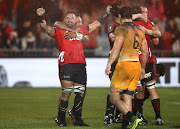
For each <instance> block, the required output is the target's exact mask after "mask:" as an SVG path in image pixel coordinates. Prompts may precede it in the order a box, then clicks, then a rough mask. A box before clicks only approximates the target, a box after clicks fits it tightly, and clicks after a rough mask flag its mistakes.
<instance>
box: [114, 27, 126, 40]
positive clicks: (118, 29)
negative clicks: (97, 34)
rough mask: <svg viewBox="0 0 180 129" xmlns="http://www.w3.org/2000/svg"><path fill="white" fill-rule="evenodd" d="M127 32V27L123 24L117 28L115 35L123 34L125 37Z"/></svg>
mask: <svg viewBox="0 0 180 129" xmlns="http://www.w3.org/2000/svg"><path fill="white" fill-rule="evenodd" d="M126 34H127V29H126V28H125V27H123V26H119V27H117V28H116V29H115V36H116V37H117V36H122V37H125V35H126Z"/></svg>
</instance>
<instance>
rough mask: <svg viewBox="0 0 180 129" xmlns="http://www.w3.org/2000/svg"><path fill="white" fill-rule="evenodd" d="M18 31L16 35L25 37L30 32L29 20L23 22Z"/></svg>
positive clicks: (30, 24)
mask: <svg viewBox="0 0 180 129" xmlns="http://www.w3.org/2000/svg"><path fill="white" fill-rule="evenodd" d="M17 29H18V34H19V37H20V38H22V37H24V36H25V35H27V32H29V31H30V30H32V23H31V20H30V19H27V20H25V21H24V23H23V25H22V27H21V28H17Z"/></svg>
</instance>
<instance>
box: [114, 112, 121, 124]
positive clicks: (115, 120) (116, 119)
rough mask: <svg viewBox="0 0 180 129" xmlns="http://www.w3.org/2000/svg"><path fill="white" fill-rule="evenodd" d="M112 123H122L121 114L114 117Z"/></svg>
mask: <svg viewBox="0 0 180 129" xmlns="http://www.w3.org/2000/svg"><path fill="white" fill-rule="evenodd" d="M114 123H122V118H121V114H119V115H118V116H117V117H115V119H114Z"/></svg>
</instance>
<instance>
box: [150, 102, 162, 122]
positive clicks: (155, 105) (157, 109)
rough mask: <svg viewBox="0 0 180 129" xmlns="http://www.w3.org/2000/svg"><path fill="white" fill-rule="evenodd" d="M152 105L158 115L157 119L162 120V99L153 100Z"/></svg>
mask: <svg viewBox="0 0 180 129" xmlns="http://www.w3.org/2000/svg"><path fill="white" fill-rule="evenodd" d="M151 103H152V105H153V108H154V111H155V113H156V119H157V118H161V114H160V99H153V100H151Z"/></svg>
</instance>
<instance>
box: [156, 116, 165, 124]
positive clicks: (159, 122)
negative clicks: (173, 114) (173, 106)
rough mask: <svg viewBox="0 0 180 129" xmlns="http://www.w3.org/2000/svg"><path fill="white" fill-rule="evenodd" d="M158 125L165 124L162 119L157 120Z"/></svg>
mask: <svg viewBox="0 0 180 129" xmlns="http://www.w3.org/2000/svg"><path fill="white" fill-rule="evenodd" d="M156 125H164V122H163V121H162V120H161V118H157V120H156Z"/></svg>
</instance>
